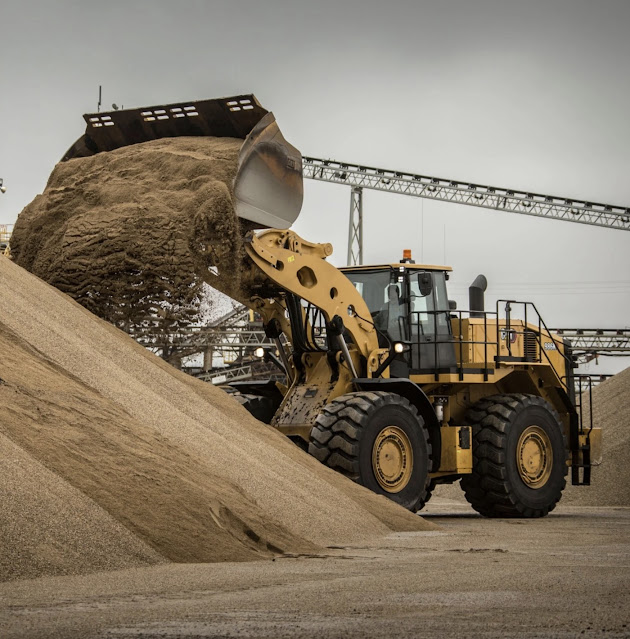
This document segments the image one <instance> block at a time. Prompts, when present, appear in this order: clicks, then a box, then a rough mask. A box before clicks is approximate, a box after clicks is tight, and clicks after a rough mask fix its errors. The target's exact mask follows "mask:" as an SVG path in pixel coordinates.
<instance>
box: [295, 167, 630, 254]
mask: <svg viewBox="0 0 630 639" xmlns="http://www.w3.org/2000/svg"><path fill="white" fill-rule="evenodd" d="M302 168H303V173H304V177H306V178H310V179H311V180H319V181H322V182H332V183H333V184H343V185H345V186H349V187H350V188H351V199H350V220H349V227H348V265H355V264H362V263H363V189H372V190H376V191H387V192H389V193H398V194H401V195H409V196H412V197H421V198H427V199H431V200H441V201H443V202H454V203H456V204H465V205H468V206H477V207H482V208H486V209H493V210H497V211H507V212H511V213H520V214H522V215H534V216H537V217H545V218H550V219H556V220H564V221H566V222H574V223H578V224H590V225H593V226H603V227H606V228H612V229H618V230H622V231H630V208H628V207H625V206H613V205H610V204H599V203H596V202H587V201H585V200H575V199H572V198H565V197H558V196H554V195H542V194H540V193H531V192H528V191H522V190H518V189H507V188H500V187H495V186H487V185H483V184H473V183H471V182H461V181H458V180H446V179H443V178H437V177H430V176H427V175H419V174H416V173H404V172H402V171H392V170H389V169H377V168H374V167H369V166H364V165H360V164H348V163H347V162H337V161H335V160H322V159H319V158H313V157H307V156H304V157H303V159H302Z"/></svg>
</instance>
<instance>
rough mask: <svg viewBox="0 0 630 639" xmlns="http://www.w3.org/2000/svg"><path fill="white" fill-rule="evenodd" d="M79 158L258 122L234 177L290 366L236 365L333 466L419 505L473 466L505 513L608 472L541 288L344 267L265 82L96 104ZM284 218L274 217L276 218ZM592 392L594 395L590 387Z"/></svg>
mask: <svg viewBox="0 0 630 639" xmlns="http://www.w3.org/2000/svg"><path fill="white" fill-rule="evenodd" d="M85 119H86V122H87V125H88V127H87V130H86V134H85V135H84V136H83V137H82V138H81V139H80V140H78V141H77V143H75V144H74V145H73V147H71V149H70V150H69V151H68V153H67V154H66V156H65V158H64V159H71V158H73V157H79V156H85V155H91V154H93V153H98V152H102V151H108V150H112V149H114V148H118V147H120V146H124V145H128V144H134V143H138V142H144V141H147V140H151V139H155V138H159V137H172V136H178V135H211V136H215V137H220V136H230V137H237V138H239V137H240V138H242V139H244V143H243V147H242V149H241V155H240V159H239V170H238V173H237V176H236V179H235V183H234V199H235V209H236V211H237V214H238V215H239V216H241V217H242V218H244V219H247V220H250V221H251V222H253V223H254V224H255V225H257V226H259V227H260V228H263V229H264V230H260V231H258V232H255V233H254V232H251V233H249V234H248V235H247V236H246V238H245V240H244V241H245V242H246V252H247V256H248V258H249V259H248V264H247V266H246V269H249V273H248V274H246V276H243V280H244V281H248V282H250V285H249V287H248V290H247V293H246V295H245V296H244V298H243V299H241V300H240V301H242V302H244V303H245V304H246V305H247V306H249V307H250V308H251V309H253V310H254V311H256V312H257V313H259V314H260V315H261V317H262V318H263V320H264V325H265V332H266V334H267V336H268V337H269V338H271V340H273V342H274V343H275V350H274V351H271V350H270V351H268V352H267V358H268V359H270V360H271V361H273V362H275V363H276V364H277V365H278V367H279V368H280V369H281V370H282V372H283V373H284V376H285V380H286V383H280V382H276V381H249V382H241V383H233V384H232V385H231V386H232V387H231V389H230V392H232V394H233V395H234V397H235V398H237V399H238V400H239V401H240V402H241V403H242V404H243V405H244V406H245V407H246V408H248V410H250V412H251V413H252V414H253V415H254V416H255V417H257V418H258V419H260V420H261V421H263V422H266V423H268V424H270V425H271V426H272V427H274V428H276V429H278V430H279V431H280V432H282V433H284V434H285V435H286V436H288V437H290V438H291V439H292V440H293V441H295V442H296V443H297V444H298V445H300V446H302V447H303V448H304V449H305V450H307V451H308V453H310V454H311V455H313V456H314V457H316V458H317V459H318V460H320V461H321V462H322V463H324V464H326V465H327V466H329V467H331V468H333V469H335V470H337V471H339V472H341V473H343V474H344V475H346V476H347V477H349V478H350V479H352V480H354V481H356V482H358V483H360V484H362V485H364V486H366V487H368V488H370V489H371V490H373V491H375V492H376V493H379V494H381V495H384V496H385V497H387V498H389V499H392V500H394V501H396V502H398V503H399V504H401V505H402V506H404V507H405V508H408V509H410V510H412V511H416V510H419V509H420V508H422V506H423V505H424V504H425V503H426V502H427V500H428V499H429V498H430V496H431V491H432V489H433V488H434V487H435V485H436V484H438V483H452V482H454V481H458V480H461V486H462V488H463V490H464V492H465V495H466V498H467V499H468V501H469V502H470V503H471V504H472V506H473V507H474V508H475V509H476V510H477V511H478V512H480V513H482V514H483V515H486V516H489V517H540V516H544V515H546V514H547V513H548V512H549V511H551V510H552V509H553V508H554V507H555V505H556V503H557V502H558V500H559V499H560V497H561V494H562V491H563V489H564V487H565V483H566V475H567V472H568V470H569V468H571V471H572V472H571V476H572V481H573V483H574V484H588V483H590V468H591V465H592V464H594V463H598V461H599V459H598V458H599V455H600V431H599V429H596V428H593V427H592V424H591V423H589V424H588V425H586V424H584V423H583V421H587V420H583V419H582V411H581V404H580V401H579V395H577V396H576V393H575V391H574V388H575V386H574V384H575V376H574V372H573V369H574V362H573V358H572V356H571V350H570V346H569V344H568V343H567V342H565V341H562V340H561V339H560V338H559V337H558V336H556V335H554V334H552V333H551V332H550V331H549V330H547V328H546V326H545V324H544V322H543V321H542V319H541V317H540V315H539V314H538V311H537V310H536V308H535V306H534V305H533V304H531V303H527V302H516V301H514V300H502V301H498V302H497V304H496V306H495V308H494V309H493V310H491V311H489V310H486V309H485V308H484V305H483V291H484V290H485V287H486V282H485V278H484V277H483V276H480V277H478V278H477V280H475V282H474V283H473V286H472V287H471V289H470V302H471V307H470V309H469V310H467V311H462V310H457V309H456V307H455V304H454V303H453V302H451V301H449V298H448V293H447V281H448V280H449V276H450V272H451V269H450V268H448V267H446V266H435V265H420V264H415V263H414V262H413V261H412V259H411V255H410V254H406V255H404V256H403V259H402V260H401V261H398V262H395V263H391V264H380V265H374V266H357V267H348V268H341V269H339V268H336V267H335V266H333V265H332V264H331V263H330V262H328V261H327V258H328V257H330V255H331V254H332V246H331V245H330V244H316V243H312V242H308V241H306V240H304V239H302V238H300V237H299V236H298V235H297V234H296V233H294V232H293V231H291V230H289V228H288V227H290V225H291V224H292V223H293V222H294V220H295V219H296V218H297V216H298V214H299V211H300V208H301V203H302V175H301V167H302V160H301V156H300V154H299V152H298V151H297V150H296V149H295V148H294V147H292V146H291V145H290V144H288V143H287V142H286V141H285V140H284V138H283V137H282V135H281V133H280V131H279V129H278V127H277V125H276V123H275V119H274V118H273V116H272V114H270V113H268V112H267V111H266V110H265V109H263V108H262V107H261V106H260V104H259V103H258V102H257V100H256V99H255V97H254V96H252V95H244V96H236V97H233V98H224V99H219V100H206V101H202V102H190V103H179V104H171V105H162V106H159V107H147V108H144V109H135V110H134V109H132V110H126V111H116V112H112V113H99V114H91V115H87V116H85ZM265 227H272V228H265ZM576 400H577V404H576Z"/></svg>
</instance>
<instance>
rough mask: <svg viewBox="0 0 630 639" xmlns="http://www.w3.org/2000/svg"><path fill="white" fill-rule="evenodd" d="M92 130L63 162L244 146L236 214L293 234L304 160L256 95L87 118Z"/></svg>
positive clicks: (236, 186)
mask: <svg viewBox="0 0 630 639" xmlns="http://www.w3.org/2000/svg"><path fill="white" fill-rule="evenodd" d="M83 118H84V119H85V121H86V123H87V127H86V130H85V133H84V135H83V136H81V137H80V138H79V139H78V140H77V141H76V142H75V143H74V144H73V145H72V146H71V147H70V148H69V149H68V151H67V152H66V154H65V155H64V156H63V158H62V161H67V160H71V159H73V158H78V157H87V156H90V155H94V154H96V153H102V152H105V151H113V150H114V149H118V148H121V147H123V146H129V145H132V144H139V143H142V142H148V141H150V140H157V139H159V138H169V137H179V136H211V137H231V138H241V139H242V140H244V142H243V146H242V147H241V151H240V154H239V158H238V171H237V174H236V177H235V180H234V198H235V208H236V213H237V215H238V216H239V217H242V218H244V219H246V220H250V221H252V222H254V223H255V224H256V225H258V226H259V227H260V228H263V227H273V228H288V227H290V226H291V224H292V223H293V222H294V221H295V220H296V218H297V216H298V215H299V213H300V209H301V207H302V198H303V182H302V156H301V154H300V152H299V151H298V150H297V149H296V148H295V147H293V146H292V145H291V144H289V143H288V142H287V141H286V140H285V139H284V137H283V136H282V133H281V132H280V129H279V128H278V125H277V124H276V120H275V118H274V116H273V114H272V113H269V112H268V111H267V110H266V109H264V108H263V107H262V106H261V105H260V104H259V102H258V100H256V98H255V97H254V96H253V95H240V96H235V97H231V98H219V99H214V100H201V101H195V102H180V103H177V104H166V105H160V106H152V107H143V108H140V109H124V110H119V111H109V112H107V113H105V112H100V113H88V114H86V115H84V116H83Z"/></svg>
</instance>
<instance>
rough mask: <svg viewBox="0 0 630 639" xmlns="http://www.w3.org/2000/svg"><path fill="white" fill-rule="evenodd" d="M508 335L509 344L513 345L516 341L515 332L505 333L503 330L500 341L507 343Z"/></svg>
mask: <svg viewBox="0 0 630 639" xmlns="http://www.w3.org/2000/svg"><path fill="white" fill-rule="evenodd" d="M508 333H509V337H510V344H514V342H515V341H516V331H515V330H510V331H506V330H505V329H503V330H502V331H501V341H503V342H507V340H508Z"/></svg>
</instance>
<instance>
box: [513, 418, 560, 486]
mask: <svg viewBox="0 0 630 639" xmlns="http://www.w3.org/2000/svg"><path fill="white" fill-rule="evenodd" d="M516 463H517V465H518V472H519V475H520V476H521V479H522V480H523V482H524V483H525V485H526V486H527V487H528V488H534V489H535V488H541V487H542V486H544V485H545V484H546V483H547V481H548V480H549V477H550V476H551V467H552V465H553V454H552V448H551V442H550V441H549V436H548V435H547V433H546V432H545V431H544V430H543V429H542V428H540V426H528V427H527V428H526V429H525V430H524V431H523V432H522V433H521V436H520V438H519V440H518V444H517V446H516Z"/></svg>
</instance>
